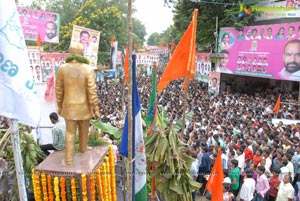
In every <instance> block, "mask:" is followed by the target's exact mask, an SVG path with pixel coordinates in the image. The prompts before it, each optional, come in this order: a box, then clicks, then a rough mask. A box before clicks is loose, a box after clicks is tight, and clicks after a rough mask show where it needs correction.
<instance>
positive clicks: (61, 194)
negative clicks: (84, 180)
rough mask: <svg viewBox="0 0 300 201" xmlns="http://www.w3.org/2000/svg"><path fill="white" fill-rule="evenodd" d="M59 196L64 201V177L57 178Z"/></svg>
mask: <svg viewBox="0 0 300 201" xmlns="http://www.w3.org/2000/svg"><path fill="white" fill-rule="evenodd" d="M59 186H60V196H61V200H62V201H66V200H67V199H66V194H67V193H66V179H65V178H64V177H60V178H59Z"/></svg>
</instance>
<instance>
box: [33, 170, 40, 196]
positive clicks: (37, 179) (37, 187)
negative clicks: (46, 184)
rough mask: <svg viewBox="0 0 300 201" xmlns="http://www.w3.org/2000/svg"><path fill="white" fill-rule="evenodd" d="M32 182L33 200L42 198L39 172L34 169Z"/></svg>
mask: <svg viewBox="0 0 300 201" xmlns="http://www.w3.org/2000/svg"><path fill="white" fill-rule="evenodd" d="M34 182H35V194H34V195H35V200H36V201H40V200H42V196H41V184H40V173H39V172H38V171H34Z"/></svg>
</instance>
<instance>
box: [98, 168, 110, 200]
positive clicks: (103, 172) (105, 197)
mask: <svg viewBox="0 0 300 201" xmlns="http://www.w3.org/2000/svg"><path fill="white" fill-rule="evenodd" d="M100 170H101V181H102V190H103V200H104V201H108V189H107V188H108V185H107V177H106V164H105V162H103V163H102V165H101V166H100Z"/></svg>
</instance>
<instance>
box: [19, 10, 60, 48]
mask: <svg viewBox="0 0 300 201" xmlns="http://www.w3.org/2000/svg"><path fill="white" fill-rule="evenodd" d="M17 9H18V12H19V16H20V20H21V25H22V29H23V33H24V38H25V40H32V41H36V40H37V38H38V34H40V37H41V42H49V43H58V42H59V30H60V15H59V14H58V13H52V12H47V11H41V10H33V9H30V8H23V7H17Z"/></svg>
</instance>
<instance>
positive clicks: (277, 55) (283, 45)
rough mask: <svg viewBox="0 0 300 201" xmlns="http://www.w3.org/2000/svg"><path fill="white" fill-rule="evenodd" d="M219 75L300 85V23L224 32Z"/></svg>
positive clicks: (220, 38) (226, 30)
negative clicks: (292, 82) (289, 81)
mask: <svg viewBox="0 0 300 201" xmlns="http://www.w3.org/2000/svg"><path fill="white" fill-rule="evenodd" d="M218 51H219V53H221V54H220V58H219V61H218V63H217V67H216V71H217V72H221V73H228V74H237V75H245V76H252V77H261V78H270V79H279V80H291V81H300V23H289V24H274V25H261V26H248V27H244V28H243V30H240V31H239V30H236V29H235V28H221V29H220V34H219V48H218Z"/></svg>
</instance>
